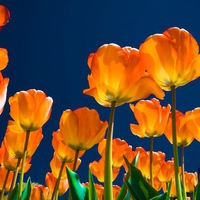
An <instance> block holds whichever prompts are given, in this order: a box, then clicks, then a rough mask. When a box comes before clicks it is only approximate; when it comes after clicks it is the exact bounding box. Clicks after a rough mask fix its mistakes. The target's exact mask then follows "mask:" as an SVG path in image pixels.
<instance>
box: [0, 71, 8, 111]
mask: <svg viewBox="0 0 200 200" xmlns="http://www.w3.org/2000/svg"><path fill="white" fill-rule="evenodd" d="M8 83H9V78H3V76H2V73H1V72H0V114H1V113H2V112H3V109H4V105H5V102H6V96H7V88H8Z"/></svg>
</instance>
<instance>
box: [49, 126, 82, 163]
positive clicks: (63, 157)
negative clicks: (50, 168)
mask: <svg viewBox="0 0 200 200" xmlns="http://www.w3.org/2000/svg"><path fill="white" fill-rule="evenodd" d="M52 146H53V148H54V150H55V154H56V156H57V157H58V159H59V160H60V161H61V162H73V161H74V159H75V154H76V151H74V150H73V149H71V148H70V147H68V146H67V145H66V144H65V142H64V139H63V136H62V134H61V133H60V130H57V131H56V132H53V139H52ZM84 153H85V151H84V150H83V151H80V152H79V154H78V158H80V157H81V156H82V155H83V154H84Z"/></svg>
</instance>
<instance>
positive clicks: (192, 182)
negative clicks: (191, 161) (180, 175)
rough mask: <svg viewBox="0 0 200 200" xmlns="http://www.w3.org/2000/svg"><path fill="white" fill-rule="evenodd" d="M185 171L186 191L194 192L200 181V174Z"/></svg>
mask: <svg viewBox="0 0 200 200" xmlns="http://www.w3.org/2000/svg"><path fill="white" fill-rule="evenodd" d="M184 173H185V191H186V192H189V193H193V192H194V191H195V187H196V185H197V183H198V175H197V172H195V173H188V172H184Z"/></svg>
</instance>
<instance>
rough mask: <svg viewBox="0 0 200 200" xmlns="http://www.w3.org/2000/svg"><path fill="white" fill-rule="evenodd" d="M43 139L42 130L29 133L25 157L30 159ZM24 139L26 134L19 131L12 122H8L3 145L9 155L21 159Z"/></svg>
mask: <svg viewBox="0 0 200 200" xmlns="http://www.w3.org/2000/svg"><path fill="white" fill-rule="evenodd" d="M42 138H43V134H42V129H41V128H40V129H39V130H36V131H32V132H30V136H29V141H28V148H27V155H26V157H27V158H28V157H31V156H32V155H33V154H34V153H35V151H36V149H37V147H38V146H39V144H40V142H41V140H42ZM25 139H26V132H24V131H23V130H22V129H20V128H19V127H18V126H17V125H16V123H15V122H14V121H9V124H8V126H7V130H6V133H5V145H6V148H7V149H8V151H9V153H10V154H11V155H12V156H13V157H14V158H22V157H23V151H24V144H25Z"/></svg>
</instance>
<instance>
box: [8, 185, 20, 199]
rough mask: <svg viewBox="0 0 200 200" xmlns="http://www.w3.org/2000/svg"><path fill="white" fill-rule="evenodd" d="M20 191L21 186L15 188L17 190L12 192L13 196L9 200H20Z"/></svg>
mask: <svg viewBox="0 0 200 200" xmlns="http://www.w3.org/2000/svg"><path fill="white" fill-rule="evenodd" d="M18 189H19V184H17V185H16V186H15V188H14V189H13V191H12V192H11V195H9V198H8V200H18Z"/></svg>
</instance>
